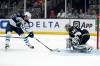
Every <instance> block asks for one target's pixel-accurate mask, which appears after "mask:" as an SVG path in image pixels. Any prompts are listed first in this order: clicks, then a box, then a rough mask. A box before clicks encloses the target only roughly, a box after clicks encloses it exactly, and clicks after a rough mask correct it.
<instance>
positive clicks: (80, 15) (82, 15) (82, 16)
mask: <svg viewBox="0 0 100 66" xmlns="http://www.w3.org/2000/svg"><path fill="white" fill-rule="evenodd" d="M84 16H85V14H84V13H83V11H82V9H80V10H79V18H84Z"/></svg>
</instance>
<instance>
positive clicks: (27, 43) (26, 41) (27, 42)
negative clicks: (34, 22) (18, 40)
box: [24, 38, 34, 49]
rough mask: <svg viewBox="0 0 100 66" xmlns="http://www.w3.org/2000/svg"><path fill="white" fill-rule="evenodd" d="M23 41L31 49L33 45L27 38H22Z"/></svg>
mask: <svg viewBox="0 0 100 66" xmlns="http://www.w3.org/2000/svg"><path fill="white" fill-rule="evenodd" d="M24 42H25V44H26V45H27V46H28V47H30V48H31V49H33V48H34V46H32V45H31V44H30V43H29V40H28V38H24Z"/></svg>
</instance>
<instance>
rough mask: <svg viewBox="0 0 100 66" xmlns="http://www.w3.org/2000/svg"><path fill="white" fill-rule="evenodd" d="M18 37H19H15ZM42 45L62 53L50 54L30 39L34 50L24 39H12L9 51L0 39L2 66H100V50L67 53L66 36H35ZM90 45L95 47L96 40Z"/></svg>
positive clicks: (3, 40)
mask: <svg viewBox="0 0 100 66" xmlns="http://www.w3.org/2000/svg"><path fill="white" fill-rule="evenodd" d="M14 36H17V35H14ZM35 37H36V38H38V39H39V40H40V41H41V42H42V43H44V44H45V45H47V46H48V47H49V48H52V49H56V48H58V49H60V50H61V51H62V52H50V51H49V50H48V49H47V48H45V47H44V46H43V45H41V44H40V43H39V42H37V41H36V40H35V39H32V38H30V39H29V40H30V43H31V44H32V45H34V47H35V48H34V49H30V48H28V47H27V46H26V45H25V44H24V41H23V40H22V39H16V38H12V39H11V42H10V48H9V49H8V51H5V50H4V46H5V38H1V37H0V66H100V50H95V51H93V52H92V53H87V54H85V53H70V52H68V51H66V49H65V46H66V40H65V38H67V36H65V35H35ZM91 38H92V39H91V40H89V42H88V43H89V44H90V45H92V46H93V47H96V46H95V41H96V40H94V39H95V38H94V37H91ZM99 44H100V43H99Z"/></svg>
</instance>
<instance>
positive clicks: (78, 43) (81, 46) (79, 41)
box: [65, 24, 91, 51]
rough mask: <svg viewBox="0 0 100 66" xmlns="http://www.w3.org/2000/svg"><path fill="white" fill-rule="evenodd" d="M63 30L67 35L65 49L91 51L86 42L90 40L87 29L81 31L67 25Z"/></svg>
mask: <svg viewBox="0 0 100 66" xmlns="http://www.w3.org/2000/svg"><path fill="white" fill-rule="evenodd" d="M65 29H66V31H67V32H68V33H69V39H68V40H67V46H66V47H67V48H68V47H69V48H70V47H73V49H74V50H81V51H91V47H90V46H87V42H88V40H89V39H90V34H89V31H88V30H87V29H81V28H79V27H75V26H71V25H69V24H66V25H65Z"/></svg>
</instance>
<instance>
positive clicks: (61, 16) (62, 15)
mask: <svg viewBox="0 0 100 66" xmlns="http://www.w3.org/2000/svg"><path fill="white" fill-rule="evenodd" d="M57 18H65V12H64V10H63V9H61V11H60V12H59V13H58V14H57Z"/></svg>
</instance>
